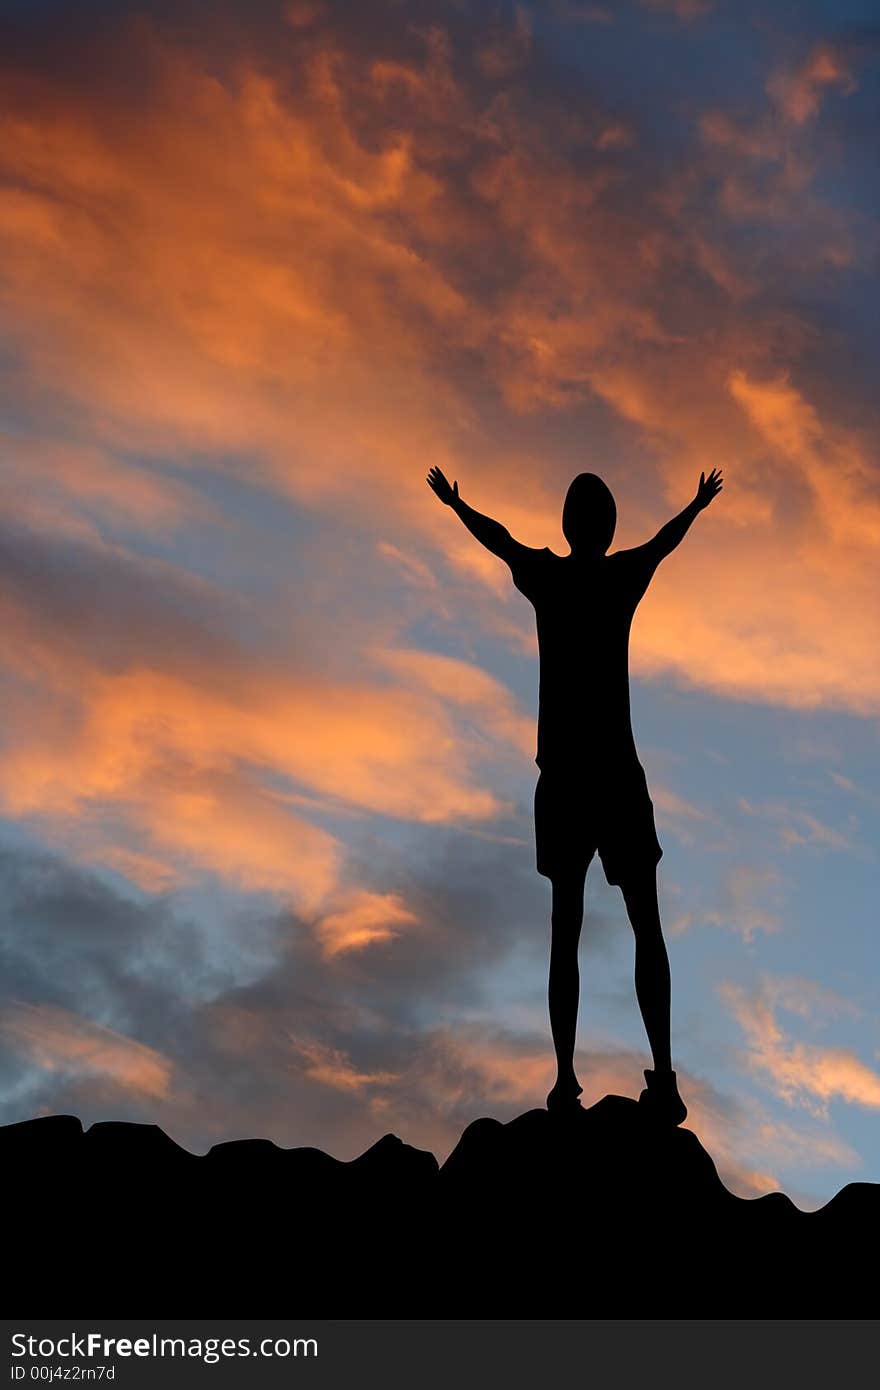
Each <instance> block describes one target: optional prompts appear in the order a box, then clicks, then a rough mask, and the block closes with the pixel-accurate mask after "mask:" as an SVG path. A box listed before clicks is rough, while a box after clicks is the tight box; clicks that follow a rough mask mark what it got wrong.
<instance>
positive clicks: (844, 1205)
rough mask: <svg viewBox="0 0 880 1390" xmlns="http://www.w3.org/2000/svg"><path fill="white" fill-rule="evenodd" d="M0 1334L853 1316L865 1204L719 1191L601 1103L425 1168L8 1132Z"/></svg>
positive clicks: (50, 1122)
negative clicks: (153, 1325) (17, 1316)
mask: <svg viewBox="0 0 880 1390" xmlns="http://www.w3.org/2000/svg"><path fill="white" fill-rule="evenodd" d="M0 1162H2V1163H3V1168H4V1173H5V1176H6V1178H7V1183H8V1190H9V1191H10V1192H11V1194H12V1202H11V1204H10V1207H11V1210H10V1213H9V1220H8V1222H7V1226H8V1231H7V1248H8V1249H10V1250H12V1251H13V1252H14V1254H13V1260H12V1264H13V1269H12V1271H11V1273H12V1274H13V1276H14V1277H13V1279H12V1281H11V1286H12V1288H13V1289H14V1291H15V1294H16V1296H17V1297H18V1299H19V1300H20V1302H19V1306H18V1308H17V1309H16V1308H12V1309H11V1311H12V1312H23V1311H25V1310H30V1311H31V1312H32V1311H33V1309H34V1308H37V1309H38V1311H39V1313H40V1316H43V1317H50V1316H61V1315H69V1314H70V1312H71V1311H82V1312H86V1311H88V1312H90V1313H92V1312H94V1313H100V1314H101V1315H102V1316H120V1315H126V1316H130V1315H131V1314H132V1312H133V1311H135V1312H137V1313H138V1314H140V1315H141V1316H151V1317H160V1316H161V1317H172V1316H197V1315H201V1316H209V1315H210V1316H214V1317H222V1316H236V1317H242V1316H261V1317H267V1316H287V1315H293V1314H296V1315H299V1316H308V1315H311V1316H325V1317H326V1316H338V1317H396V1316H403V1317H427V1318H441V1317H483V1316H485V1317H499V1316H501V1317H544V1318H546V1317H550V1318H553V1317H579V1318H582V1317H610V1318H624V1317H663V1318H668V1317H693V1316H696V1317H721V1318H725V1317H727V1318H731V1317H764V1318H769V1317H788V1316H797V1317H811V1318H815V1317H825V1318H827V1317H846V1318H852V1317H859V1316H870V1315H873V1307H872V1303H873V1289H872V1288H871V1287H870V1286H869V1283H868V1281H866V1277H865V1275H864V1273H863V1270H864V1262H863V1261H861V1260H859V1259H857V1254H858V1252H860V1251H861V1250H863V1249H873V1247H874V1245H875V1243H876V1240H877V1236H878V1234H880V1230H878V1228H880V1186H877V1185H874V1184H870V1183H851V1184H849V1186H847V1187H845V1188H844V1189H843V1191H842V1192H840V1193H838V1195H837V1196H836V1197H835V1198H834V1199H833V1200H832V1201H831V1202H829V1203H828V1204H827V1206H825V1207H824V1208H822V1209H821V1210H820V1211H818V1212H802V1211H799V1210H798V1209H797V1207H795V1206H794V1204H793V1203H792V1202H791V1201H789V1199H788V1198H787V1197H785V1196H784V1195H783V1194H781V1193H771V1194H768V1195H766V1196H764V1197H761V1198H759V1199H756V1200H753V1201H746V1200H744V1199H742V1198H738V1197H735V1196H734V1195H733V1194H731V1193H730V1192H728V1191H727V1189H726V1188H725V1187H724V1184H723V1183H722V1182H721V1179H720V1178H719V1176H718V1173H717V1170H716V1168H715V1165H714V1163H713V1162H712V1159H711V1158H710V1157H709V1155H708V1154H707V1153H706V1151H705V1149H703V1147H702V1145H701V1144H700V1143H699V1140H698V1139H697V1138H696V1136H695V1135H694V1134H692V1133H691V1132H690V1131H689V1130H687V1129H665V1128H661V1127H658V1125H657V1124H656V1122H654V1121H653V1120H652V1118H651V1116H650V1114H648V1113H646V1112H645V1110H644V1108H643V1107H642V1106H640V1105H638V1103H637V1102H635V1101H632V1100H627V1099H625V1098H624V1097H622V1096H606V1097H605V1098H604V1100H601V1101H599V1103H598V1104H597V1105H594V1106H592V1107H590V1108H589V1109H580V1108H578V1109H577V1110H574V1111H573V1112H571V1113H569V1114H567V1115H565V1116H561V1115H559V1114H551V1113H548V1112H547V1111H546V1110H530V1111H528V1112H527V1113H526V1114H524V1115H520V1116H518V1117H517V1118H516V1119H515V1120H511V1121H510V1122H509V1123H508V1124H500V1123H499V1122H498V1121H497V1120H491V1119H480V1120H475V1121H474V1123H473V1124H471V1125H469V1126H468V1128H467V1129H466V1130H465V1132H464V1134H463V1135H462V1137H461V1139H460V1141H459V1143H458V1144H457V1146H456V1148H455V1149H454V1151H453V1152H452V1153H451V1154H450V1156H449V1158H448V1159H447V1160H446V1162H445V1163H444V1164H443V1166H442V1168H438V1165H437V1161H436V1159H435V1158H434V1156H433V1154H430V1153H426V1152H424V1151H423V1150H420V1149H415V1148H412V1147H410V1146H409V1145H408V1144H404V1143H402V1142H401V1140H400V1139H398V1138H397V1137H396V1136H395V1135H393V1134H386V1135H385V1136H384V1137H383V1138H381V1139H379V1140H378V1141H377V1142H376V1143H375V1144H373V1145H372V1146H371V1147H370V1148H369V1149H367V1150H366V1152H365V1153H363V1154H361V1155H360V1156H359V1157H358V1158H355V1159H353V1160H352V1161H351V1162H348V1163H345V1162H341V1161H340V1160H338V1159H335V1158H332V1157H330V1155H328V1154H325V1153H322V1152H321V1151H320V1150H318V1149H309V1148H303V1149H281V1148H279V1147H278V1146H277V1145H276V1144H273V1143H271V1142H270V1141H269V1140H259V1139H250V1140H235V1141H231V1142H229V1143H224V1144H218V1145H215V1147H214V1148H213V1149H211V1151H210V1152H209V1153H208V1154H206V1155H205V1156H204V1157H197V1156H196V1155H193V1154H190V1153H188V1152H187V1151H186V1150H185V1149H182V1148H180V1146H179V1145H177V1144H175V1143H174V1142H173V1140H171V1139H170V1138H169V1137H168V1136H167V1135H166V1134H164V1133H163V1131H162V1130H160V1129H158V1128H157V1127H156V1126H155V1125H134V1124H118V1123H108V1124H99V1125H93V1126H92V1127H91V1129H89V1130H88V1131H86V1133H85V1134H83V1131H82V1127H81V1125H80V1123H79V1121H78V1120H76V1119H75V1118H74V1117H72V1116H63V1115H59V1116H52V1117H49V1118H46V1119H40V1120H32V1121H28V1122H26V1123H25V1124H19V1125H9V1126H7V1127H6V1128H4V1129H0Z"/></svg>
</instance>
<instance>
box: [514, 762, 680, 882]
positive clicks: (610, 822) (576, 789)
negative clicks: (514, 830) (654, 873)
mask: <svg viewBox="0 0 880 1390" xmlns="http://www.w3.org/2000/svg"><path fill="white" fill-rule="evenodd" d="M535 847H536V850H537V868H538V873H539V874H544V875H545V876H546V877H547V878H551V879H552V878H556V877H557V875H564V874H572V873H574V872H575V871H578V872H583V873H586V871H587V868H588V866H589V863H590V860H591V859H592V858H593V855H594V854H595V852H596V850H598V851H599V858H600V859H601V861H602V868H603V869H604V870H605V877H606V878H607V880H608V882H609V883H614V884H620V883H621V882H622V881H623V880H624V879H625V878H627V877H629V876H630V875H631V874H632V873H633V871H634V870H635V871H639V870H644V869H645V868H651V867H654V866H655V865H656V864H657V863H658V862H659V861H660V859H661V857H662V855H663V850H662V849H661V847H660V841H659V840H658V839H657V830H656V828H655V825H654V804H653V802H652V801H651V797H650V795H649V793H648V783H647V780H646V778H645V772H644V769H643V767H642V765H641V763H639V762H638V760H635V761H633V762H632V763H627V764H625V766H624V767H623V768H621V769H618V770H617V771H616V772H615V774H614V775H613V776H611V775H598V776H596V775H591V772H590V769H589V768H587V769H582V770H579V769H573V768H558V769H557V768H554V769H549V768H542V770H541V774H540V776H539V778H538V784H537V786H536V787H535Z"/></svg>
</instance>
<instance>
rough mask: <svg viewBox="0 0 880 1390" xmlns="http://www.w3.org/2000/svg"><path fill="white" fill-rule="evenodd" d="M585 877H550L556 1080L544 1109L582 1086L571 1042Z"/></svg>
mask: <svg viewBox="0 0 880 1390" xmlns="http://www.w3.org/2000/svg"><path fill="white" fill-rule="evenodd" d="M585 878H586V869H584V870H583V871H580V870H576V871H575V872H574V873H572V874H566V875H560V876H559V877H557V878H554V879H553V880H552V886H553V907H552V914H551V919H550V922H551V933H552V934H551V939H550V981H549V988H548V1001H549V1004H550V1030H551V1032H552V1034H553V1046H554V1048H555V1049H556V1084H555V1085H554V1087H553V1089H552V1091H551V1092H550V1094H549V1095H548V1097H547V1109H548V1110H555V1109H561V1108H565V1107H569V1106H573V1105H575V1104H576V1103H577V1098H578V1096H579V1095H580V1093H581V1090H582V1089H583V1088H582V1087H581V1084H580V1082H579V1081H578V1079H577V1076H576V1075H575V1070H574V1046H575V1038H576V1035H577V1015H578V1001H579V996H580V972H579V970H578V942H579V941H580V935H581V926H582V924H583V920H584V880H585Z"/></svg>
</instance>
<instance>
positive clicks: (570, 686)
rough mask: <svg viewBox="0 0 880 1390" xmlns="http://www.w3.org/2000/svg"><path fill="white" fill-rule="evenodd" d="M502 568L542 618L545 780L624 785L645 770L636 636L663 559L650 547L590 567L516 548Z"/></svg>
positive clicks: (541, 760)
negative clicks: (632, 670) (635, 722)
mask: <svg viewBox="0 0 880 1390" xmlns="http://www.w3.org/2000/svg"><path fill="white" fill-rule="evenodd" d="M504 558H505V559H506V560H507V563H508V564H509V565H510V569H511V573H512V575H513V582H514V584H515V585H516V587H517V588H518V589H519V591H520V593H522V594H525V596H526V598H528V599H529V600H530V601H531V602H532V604H533V605H534V608H535V616H536V619H537V627H538V649H539V654H540V678H539V696H538V748H537V756H536V758H535V762H536V763H537V764H538V766H539V767H540V768H541V770H542V771H544V770H547V769H552V770H562V771H565V770H568V771H587V770H588V771H590V772H591V774H593V775H594V776H597V777H600V778H601V776H602V775H603V774H604V773H609V774H611V775H612V776H618V775H619V774H620V773H623V772H625V771H626V770H627V768H630V767H632V766H633V765H634V764H637V763H638V755H637V753H636V746H635V740H634V739H633V732H632V724H631V722H630V703H629V632H630V625H631V623H632V618H633V614H634V613H635V610H636V607H637V605H638V603H639V600H640V599H641V598H642V595H643V594H644V593H645V590H646V589H647V587H648V585H649V583H650V581H651V576H652V575H653V573H654V570H655V569H656V567H657V563H658V561H659V558H660V557H659V555H658V554H657V552H656V550H655V549H654V548H653V547H652V546H651V545H650V543H649V544H648V545H643V546H638V547H636V548H635V549H633V550H618V551H617V552H615V554H613V555H601V556H597V557H594V558H590V559H587V560H584V559H580V558H578V559H575V558H574V556H571V555H566V556H560V555H556V554H554V552H553V551H552V550H549V549H548V548H546V547H545V548H544V549H543V550H532V549H530V548H529V547H528V546H524V545H520V544H519V543H518V542H514V544H513V546H512V548H511V552H510V553H509V554H508V555H505V556H504Z"/></svg>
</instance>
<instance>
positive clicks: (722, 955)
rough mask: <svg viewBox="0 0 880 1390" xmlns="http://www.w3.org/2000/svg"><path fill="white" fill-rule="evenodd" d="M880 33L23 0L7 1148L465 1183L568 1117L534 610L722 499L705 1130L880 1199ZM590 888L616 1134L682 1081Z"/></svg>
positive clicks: (693, 723) (691, 746)
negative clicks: (298, 1155) (653, 1069)
mask: <svg viewBox="0 0 880 1390" xmlns="http://www.w3.org/2000/svg"><path fill="white" fill-rule="evenodd" d="M878 68H880V28H878V27H877V26H876V7H875V6H874V5H873V3H870V0H859V3H856V0H834V3H832V0H799V3H780V4H778V5H767V4H763V3H753V0H743V2H742V3H734V0H716V3H714V4H713V3H712V0H619V3H610V0H609V3H596V4H592V3H581V0H546V3H541V4H533V5H527V4H522V5H516V4H507V3H495V0H492V3H487V0H446V2H445V3H443V0H412V2H410V0H407V2H406V3H404V2H403V0H362V2H361V3H354V0H351V2H350V3H348V4H343V3H321V2H320V0H290V3H287V4H277V3H271V4H269V3H260V2H259V0H251V3H249V4H247V5H245V4H233V3H223V2H222V0H219V2H218V0H212V3H207V2H205V3H199V2H198V0H174V3H171V0H168V3H158V2H157V0H145V3H144V4H140V5H139V4H136V3H135V4H132V3H129V0H119V3H117V0H113V3H110V0H103V3H99V2H98V0H85V2H84V3H77V4H76V5H72V4H70V3H67V4H62V3H55V0H40V2H39V3H38V2H37V0H28V3H27V4H20V5H17V4H13V3H10V0H6V3H4V4H3V6H2V11H0V69H2V83H0V122H2V135H0V312H2V325H3V332H2V345H0V407H2V417H0V460H2V515H0V615H2V624H3V646H2V652H0V692H2V704H3V718H2V739H3V751H2V759H0V812H2V833H0V869H2V878H3V883H2V899H0V901H2V909H0V962H2V965H0V970H2V1000H0V1059H2V1060H0V1080H2V1092H0V1094H2V1107H0V1121H2V1122H11V1121H16V1120H22V1119H26V1118H29V1117H31V1116H33V1115H37V1114H48V1113H55V1112H67V1113H74V1114H78V1115H80V1116H81V1118H82V1119H83V1121H84V1122H85V1123H89V1122H91V1121H93V1120H99V1119H132V1120H143V1121H151V1122H156V1123H158V1124H160V1125H162V1126H163V1128H165V1129H166V1130H167V1131H168V1132H169V1133H170V1134H171V1135H172V1136H173V1137H174V1138H175V1139H177V1140H178V1142H180V1143H182V1144H185V1145H186V1146H188V1147H190V1148H192V1149H194V1150H196V1151H199V1152H203V1151H204V1150H205V1149H207V1148H208V1147H209V1146H210V1145H211V1144H213V1143H217V1142H219V1141H221V1140H225V1139H230V1138H238V1137H244V1136H268V1137H270V1138H272V1139H275V1140H276V1141H277V1142H278V1143H279V1144H283V1145H285V1146H292V1145H316V1146H319V1147H321V1148H324V1149H327V1150H328V1151H329V1152H331V1153H333V1154H336V1155H337V1156H339V1157H341V1158H350V1157H353V1156H354V1155H355V1154H357V1153H359V1152H360V1151H361V1150H363V1149H364V1148H366V1147H367V1146H368V1145H369V1144H370V1143H372V1142H373V1141H374V1140H375V1139H377V1138H378V1137H379V1136H380V1135H382V1134H383V1133H386V1132H388V1131H393V1132H395V1133H397V1134H399V1135H400V1136H401V1138H403V1139H405V1140H407V1141H408V1142H410V1143H413V1144H416V1145H418V1146H420V1147H424V1148H431V1149H433V1150H434V1152H435V1153H437V1154H438V1156H439V1157H440V1158H443V1157H444V1156H445V1155H446V1153H448V1152H449V1150H450V1148H451V1147H452V1145H453V1144H454V1143H455V1141H456V1139H457V1138H458V1135H459V1134H460V1132H461V1130H462V1129H463V1128H464V1126H465V1125H466V1124H467V1123H468V1122H469V1121H471V1120H472V1119H475V1118H476V1117H478V1116H481V1115H494V1116H496V1117H497V1118H499V1119H502V1120H504V1119H508V1118H511V1117H512V1116H514V1115H516V1114H518V1113H520V1112H521V1111H523V1110H525V1109H528V1108H531V1107H533V1106H535V1105H540V1104H543V1098H544V1096H545V1094H546V1091H547V1089H548V1087H549V1085H550V1084H551V1082H552V1080H553V1076H554V1067H553V1054H552V1048H551V1045H550V1037H549V1028H548V1024H547V1021H546V1002H545V993H546V964H547V952H548V945H549V902H550V888H549V883H548V882H547V880H546V879H543V878H540V877H539V876H538V875H537V873H536V871H535V864H534V843H533V829H532V797H533V792H534V783H535V778H536V775H537V769H536V767H535V765H534V761H533V759H534V740H535V713H536V700H537V662H536V645H535V638H534V632H533V621H534V620H533V613H532V610H531V608H530V606H529V604H528V603H527V601H526V600H525V599H524V598H523V597H522V596H521V595H520V594H519V593H517V591H516V590H515V589H514V587H513V585H512V583H511V580H510V575H509V572H508V571H507V569H506V567H505V566H504V564H503V563H502V562H501V561H499V560H497V559H495V558H494V557H493V556H491V555H489V554H488V553H487V552H485V551H483V550H482V549H481V548H480V547H479V545H477V543H476V542H475V541H474V540H473V539H472V538H471V537H470V536H469V535H468V533H467V532H466V530H465V529H464V527H463V526H462V525H461V524H460V522H459V521H458V520H457V518H456V517H455V516H454V515H453V513H452V512H451V511H450V510H449V509H447V508H444V507H443V506H441V505H440V504H439V502H438V501H437V499H436V498H435V497H434V496H433V494H432V493H431V491H430V490H429V489H428V487H427V486H426V484H425V474H426V473H427V471H428V468H429V467H430V466H432V465H438V466H439V467H441V468H442V469H443V470H444V472H445V473H446V474H447V475H448V477H449V478H450V480H451V479H453V478H457V479H458V482H459V488H460V491H461V494H462V496H463V497H464V498H465V500H466V501H467V502H469V503H470V504H471V505H472V506H474V507H477V508H478V509H479V510H480V511H484V512H488V513H490V514H491V515H493V516H496V517H498V518H499V520H501V521H502V522H504V524H505V525H507V526H508V527H509V528H510V530H511V531H512V532H513V534H514V535H516V536H517V537H519V539H520V540H522V541H524V542H526V543H527V544H529V545H537V546H543V545H549V546H550V547H551V548H553V549H555V550H557V551H559V552H560V553H565V551H566V550H567V547H566V545H565V542H564V541H563V538H562V534H561V530H560V516H561V507H562V500H563V497H564V495H565V490H566V488H567V486H568V483H569V482H570V481H571V479H572V477H574V476H575V474H577V473H579V472H582V471H585V470H588V471H593V472H597V473H599V474H600V475H601V476H602V477H603V478H605V480H606V481H607V482H608V484H609V486H610V487H611V489H612V491H613V492H614V494H615V496H616V498H617V504H618V517H619V520H618V530H617V536H616V539H615V546H618V547H619V546H629V545H633V544H637V543H639V542H641V541H643V540H646V539H647V538H648V537H649V536H650V535H652V534H653V533H654V531H656V530H657V529H658V527H659V526H660V525H661V524H662V523H663V522H665V521H666V520H668V518H669V517H670V516H671V515H673V514H674V513H675V512H677V511H679V510H680V509H681V508H682V507H683V506H684V505H685V504H686V503H687V502H688V501H689V500H690V499H691V497H692V496H693V493H694V491H695V488H696V485H697V482H698V479H699V474H700V470H701V469H705V470H706V471H708V470H709V469H710V468H712V467H721V468H723V470H724V474H725V488H724V491H723V493H722V494H721V496H720V497H719V498H718V500H717V501H716V502H715V503H713V505H712V507H711V508H710V509H709V510H708V511H707V512H705V513H704V514H703V515H702V516H701V517H700V518H698V520H697V522H696V523H695V525H694V527H693V529H692V531H691V532H690V534H689V535H688V537H687V539H686V540H685V542H684V543H683V545H682V546H681V548H680V549H679V550H678V551H676V553H675V554H674V555H673V556H671V557H670V558H669V559H668V560H666V561H665V562H664V564H663V565H662V566H661V568H660V569H659V571H658V573H657V576H656V578H655V580H654V582H653V585H652V587H651V590H650V591H649V594H648V596H647V597H646V598H645V600H644V601H643V603H642V605H641V607H640V609H639V612H638V614H637V617H636V621H635V625H634V630H633V638H632V657H631V662H632V673H633V721H634V727H635V733H636V739H637V742H638V744H639V748H640V753H641V757H642V761H643V763H644V766H645V768H646V771H647V773H648V780H649V784H650V786H651V789H652V795H653V798H654V803H655V807H656V813H657V827H658V833H659V836H660V840H661V843H662V844H663V847H664V851H665V852H664V857H663V860H662V862H661V865H660V871H659V874H660V890H661V908H662V912H663V917H664V922H665V925H666V930H667V937H668V942H669V949H670V956H671V962H672V972H673V1052H674V1058H675V1062H676V1064H677V1068H678V1072H679V1082H680V1087H681V1090H682V1093H683V1095H684V1097H685V1099H686V1101H687V1103H688V1105H689V1107H690V1119H689V1121H688V1124H689V1126H690V1127H692V1128H693V1129H694V1130H695V1131H696V1132H697V1134H698V1135H699V1136H700V1138H701V1140H702V1141H703V1142H704V1144H705V1145H706V1146H707V1148H709V1149H710V1151H711V1152H712V1154H713V1156H714V1158H715V1160H716V1162H717V1164H718V1167H719V1169H720V1171H721V1173H722V1176H723V1177H724V1178H725V1180H726V1181H727V1182H728V1183H729V1185H730V1186H732V1187H733V1188H734V1190H736V1191H738V1192H740V1193H742V1194H744V1195H755V1194H757V1193H760V1192H765V1191H768V1190H771V1189H773V1188H776V1187H780V1186H781V1187H783V1188H784V1189H785V1190H786V1191H788V1192H789V1193H790V1195H791V1196H792V1197H793V1199H794V1200H795V1201H796V1202H798V1204H799V1205H802V1206H815V1205H817V1204H819V1203H821V1202H822V1201H825V1200H827V1198H828V1197H829V1196H830V1195H831V1194H832V1193H834V1192H835V1191H837V1190H838V1189H839V1188H840V1187H841V1186H843V1185H844V1184H845V1183H846V1182H850V1181H854V1180H855V1181H878V1180H880V1026H878V1021H877V1007H876V1003H877V999H878V996H880V942H878V937H877V928H876V917H875V909H874V901H875V899H876V897H877V832H878V826H880V777H878V773H880V738H878V731H880V726H878V711H880V663H878V656H877V653H878V642H880V599H878V579H880V560H878V556H880V470H878V466H877V462H876V442H875V441H876V439H877V433H878V424H880V420H878V411H880V407H878V394H877V386H876V380H877V362H878V329H877V319H876V275H877V269H878V263H880V256H878V252H880V242H878V225H880V208H878V191H880V175H878V168H877V129H878V119H880V83H878ZM632 954H633V952H632V935H631V931H630V929H629V926H628V924H627V921H626V917H625V914H624V910H623V903H622V899H621V897H620V893H619V890H617V889H612V888H609V886H608V885H607V884H606V883H605V881H604V878H603V875H602V871H601V867H600V866H599V864H598V863H594V865H593V867H592V869H591V871H590V874H589V878H588V881H587V918H586V924H585V929H584V938H583V942H582V950H581V978H582V997H581V1027H580V1046H579V1054H578V1068H579V1074H580V1076H581V1080H582V1082H583V1084H584V1088H585V1095H584V1100H585V1103H591V1102H592V1101H594V1100H596V1099H598V1098H599V1097H600V1096H601V1095H603V1094H605V1092H607V1091H615V1092H617V1093H620V1094H624V1095H637V1094H638V1091H639V1089H640V1087H641V1085H642V1084H643V1083H642V1068H643V1067H645V1066H647V1065H649V1057H648V1054H647V1051H646V1043H645V1038H644V1034H643V1029H642V1025H641V1021H640V1018H639V1015H638V1012H637V1008H636V1004H635V999H634V993H633V987H632Z"/></svg>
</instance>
